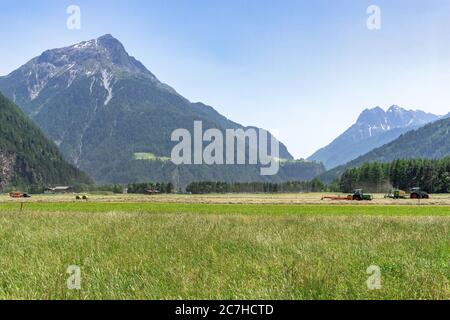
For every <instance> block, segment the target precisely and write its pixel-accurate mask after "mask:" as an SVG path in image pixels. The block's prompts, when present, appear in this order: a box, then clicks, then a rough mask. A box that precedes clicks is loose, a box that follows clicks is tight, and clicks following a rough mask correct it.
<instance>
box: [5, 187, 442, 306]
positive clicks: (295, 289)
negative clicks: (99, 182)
mask: <svg viewBox="0 0 450 320" xmlns="http://www.w3.org/2000/svg"><path fill="white" fill-rule="evenodd" d="M316 198H319V200H317V204H308V202H302V201H310V200H309V199H316ZM320 198H321V195H319V194H309V195H279V196H278V195H273V196H265V195H223V196H222V195H220V196H219V195H211V196H178V195H173V196H161V197H160V196H148V197H144V196H128V195H126V196H123V195H119V196H90V200H89V201H88V202H75V201H74V200H73V199H74V196H38V197H33V198H31V199H27V200H17V199H9V198H7V197H3V196H1V197H0V299H450V206H447V205H444V204H446V203H447V202H446V201H448V200H447V198H446V196H444V195H442V196H437V197H436V196H433V199H432V200H429V202H430V203H428V204H432V205H421V206H418V205H417V204H411V205H407V203H409V200H406V201H404V202H400V200H398V201H393V200H392V201H389V205H386V204H388V202H386V203H384V202H380V203H378V202H374V204H372V205H365V204H363V203H360V204H357V205H349V204H347V205H336V204H333V203H328V202H323V201H320ZM22 201H23V202H26V203H24V205H23V207H22V210H21V209H20V206H21V205H20V203H19V202H22ZM379 201H387V200H384V199H380V200H379ZM313 203H316V202H313ZM318 204H321V205H318ZM400 204H403V205H400ZM422 204H427V202H423V203H422ZM68 266H77V267H79V268H80V269H79V270H80V271H81V283H80V285H81V289H80V290H70V289H69V288H68V286H67V281H68V279H69V280H70V279H71V278H69V277H70V276H71V275H70V274H68V273H67V268H68ZM370 266H377V267H379V270H380V272H381V273H380V279H381V288H380V289H378V290H370V289H369V288H368V285H367V281H368V279H369V278H370V279H374V276H376V274H368V273H367V270H368V268H369V267H370ZM372 270H373V269H372ZM372 272H373V271H372Z"/></svg>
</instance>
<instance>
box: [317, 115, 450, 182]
mask: <svg viewBox="0 0 450 320" xmlns="http://www.w3.org/2000/svg"><path fill="white" fill-rule="evenodd" d="M448 155H450V117H443V118H442V119H441V120H438V121H435V122H433V123H430V124H428V125H425V126H423V127H421V128H419V129H416V130H412V131H409V132H407V133H405V134H403V135H401V136H400V137H399V138H397V139H396V140H394V141H392V142H390V143H388V144H386V145H383V146H382V147H380V148H377V149H374V150H372V151H370V152H368V153H367V154H365V155H363V156H360V157H358V158H356V159H355V160H353V161H350V162H349V163H347V164H345V165H342V166H339V167H336V168H334V169H332V170H330V171H328V172H326V173H324V174H322V175H321V176H320V178H321V180H322V181H324V182H331V181H332V180H333V179H335V178H337V177H339V176H340V175H341V174H342V173H343V172H344V171H345V170H347V169H349V168H354V167H358V166H360V165H362V164H364V163H367V162H375V161H376V162H390V161H392V160H395V159H413V158H424V159H439V158H443V157H445V156H448ZM448 170H449V171H450V168H448Z"/></svg>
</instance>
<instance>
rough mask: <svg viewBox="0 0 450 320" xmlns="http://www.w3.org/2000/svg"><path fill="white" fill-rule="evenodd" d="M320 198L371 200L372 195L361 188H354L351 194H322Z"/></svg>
mask: <svg viewBox="0 0 450 320" xmlns="http://www.w3.org/2000/svg"><path fill="white" fill-rule="evenodd" d="M322 200H337V201H363V200H364V201H372V200H373V196H372V195H371V194H367V193H364V191H363V190H362V189H356V190H355V191H354V192H353V194H350V195H348V196H345V197H343V196H324V197H322Z"/></svg>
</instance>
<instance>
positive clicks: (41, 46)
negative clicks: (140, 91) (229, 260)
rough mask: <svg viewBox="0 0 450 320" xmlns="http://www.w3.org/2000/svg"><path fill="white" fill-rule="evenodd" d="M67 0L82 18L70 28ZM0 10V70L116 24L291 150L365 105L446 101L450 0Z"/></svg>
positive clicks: (55, 0) (338, 128)
mask: <svg viewBox="0 0 450 320" xmlns="http://www.w3.org/2000/svg"><path fill="white" fill-rule="evenodd" d="M71 4H76V5H79V6H80V8H81V13H82V25H81V26H82V28H81V30H68V29H67V28H66V19H67V17H68V15H67V14H66V8H67V7H68V6H69V5H71ZM372 4H375V5H378V6H379V7H380V8H381V18H382V25H381V30H379V31H370V30H368V29H367V27H366V20H367V17H368V15H367V14H366V9H367V7H368V6H369V5H372ZM0 14H1V19H0V38H1V39H2V40H1V41H2V48H1V49H2V50H0V61H1V62H0V75H6V74H8V73H9V72H11V71H13V70H14V69H16V68H17V67H19V66H20V65H22V64H24V63H25V62H27V61H28V60H30V59H31V58H33V57H34V56H37V55H39V54H40V53H41V52H42V51H44V50H46V49H49V48H57V47H62V46H66V45H70V44H73V43H76V42H79V41H82V40H89V39H92V38H96V37H98V36H101V35H103V34H106V33H111V34H112V35H114V36H115V37H116V38H118V39H119V40H120V41H122V43H123V44H124V45H125V47H126V48H127V50H128V52H129V53H130V54H131V55H133V56H135V57H136V58H138V59H139V60H141V61H142V62H143V63H144V64H145V65H146V66H147V68H148V69H150V70H151V71H152V72H153V73H154V74H155V75H157V76H158V77H159V78H160V79H161V80H162V81H164V82H166V83H168V84H169V85H171V86H172V87H174V88H175V89H176V90H177V91H178V92H179V93H181V94H182V95H184V96H185V97H187V98H188V99H190V100H192V101H202V102H204V103H207V104H210V105H212V106H213V107H215V108H216V109H217V110H218V111H220V112H221V113H223V114H224V115H226V116H227V117H229V118H231V119H233V120H235V121H237V122H240V123H242V124H244V125H256V126H260V127H265V128H267V129H271V130H274V129H275V130H277V131H278V133H279V136H280V138H281V139H282V140H283V141H284V142H285V143H286V144H287V146H288V148H289V150H290V151H291V152H292V153H293V154H294V155H295V156H296V157H306V156H308V155H310V154H311V153H312V152H314V151H315V150H316V149H317V148H319V147H322V146H324V145H326V144H327V143H328V142H330V141H331V140H332V139H333V138H335V137H336V136H337V135H338V134H340V133H341V132H342V131H343V130H345V129H346V128H347V127H348V126H350V125H351V124H352V123H353V122H354V121H355V120H356V117H357V116H358V114H359V113H360V112H361V111H362V110H363V109H365V108H367V107H374V106H381V107H383V108H387V107H389V106H390V105H392V104H398V105H400V106H404V107H408V108H414V109H416V108H422V109H424V110H426V111H429V112H434V113H439V114H444V113H448V112H449V111H450V1H448V0H396V1H392V0H386V1H385V0H370V1H365V0H346V1H336V0H327V1H325V0H267V1H266V0H220V1H219V0H189V1H188V0H142V1H138V0H128V1H103V0H73V1H65V0H42V1H34V0H33V1H31V0H29V1H25V0H15V1H12V0H11V1H7V0H2V1H1V2H0Z"/></svg>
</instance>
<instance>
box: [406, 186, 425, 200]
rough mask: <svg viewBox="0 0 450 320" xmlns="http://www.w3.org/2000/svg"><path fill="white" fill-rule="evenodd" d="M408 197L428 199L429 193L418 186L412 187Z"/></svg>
mask: <svg viewBox="0 0 450 320" xmlns="http://www.w3.org/2000/svg"><path fill="white" fill-rule="evenodd" d="M409 197H410V198H411V199H430V195H429V194H428V193H427V192H425V191H422V190H421V189H420V188H419V187H417V188H412V189H411V192H410V195H409Z"/></svg>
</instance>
